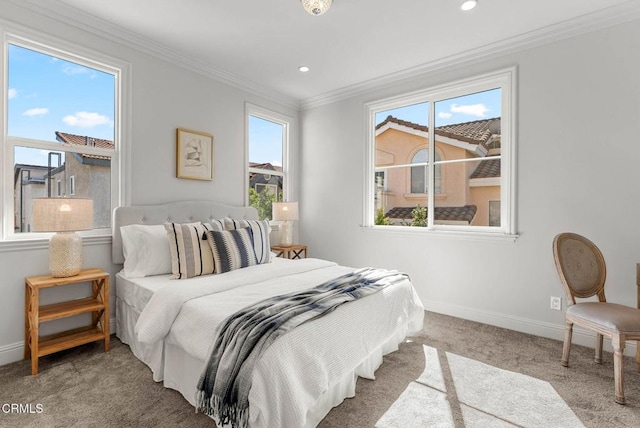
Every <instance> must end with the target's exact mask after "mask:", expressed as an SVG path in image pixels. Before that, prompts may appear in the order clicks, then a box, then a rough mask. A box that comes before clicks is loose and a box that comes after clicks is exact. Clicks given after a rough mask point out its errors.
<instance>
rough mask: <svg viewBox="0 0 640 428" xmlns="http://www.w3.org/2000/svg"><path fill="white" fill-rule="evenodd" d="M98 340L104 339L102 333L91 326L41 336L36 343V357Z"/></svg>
mask: <svg viewBox="0 0 640 428" xmlns="http://www.w3.org/2000/svg"><path fill="white" fill-rule="evenodd" d="M100 339H104V333H103V332H102V330H101V329H99V328H96V327H93V326H90V327H82V328H77V329H73V330H67V331H63V332H61V333H56V334H52V335H50V336H41V337H40V340H39V343H38V357H44V356H45V355H49V354H53V353H56V352H58V351H62V350H65V349H69V348H73V347H75V346H79V345H84V344H86V343H91V342H95V341H96V340H100Z"/></svg>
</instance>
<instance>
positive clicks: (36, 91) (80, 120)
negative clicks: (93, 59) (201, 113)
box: [8, 45, 115, 165]
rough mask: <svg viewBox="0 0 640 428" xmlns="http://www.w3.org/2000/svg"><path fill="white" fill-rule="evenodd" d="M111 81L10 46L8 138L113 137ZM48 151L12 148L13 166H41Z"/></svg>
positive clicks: (110, 77) (101, 74)
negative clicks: (13, 149) (58, 136)
mask: <svg viewBox="0 0 640 428" xmlns="http://www.w3.org/2000/svg"><path fill="white" fill-rule="evenodd" d="M114 112H115V77H114V76H113V75H111V74H108V73H104V72H101V71H98V70H95V69H92V68H89V67H85V66H82V65H79V64H76V63H73V62H68V61H65V60H62V59H59V58H54V57H52V56H50V55H46V54H42V53H39V52H36V51H33V50H29V49H25V48H22V47H19V46H15V45H9V108H8V134H9V135H10V136H14V137H23V138H31V139H36V140H47V141H55V138H56V137H55V132H56V131H61V132H67V133H70V134H77V135H86V136H89V137H94V138H102V139H105V140H113V139H114ZM45 154H46V152H45V151H41V150H35V149H28V150H27V149H19V148H17V149H16V153H15V162H16V163H29V164H39V165H45V164H46V162H47V158H46V156H45Z"/></svg>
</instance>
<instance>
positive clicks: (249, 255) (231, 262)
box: [207, 227, 258, 273]
mask: <svg viewBox="0 0 640 428" xmlns="http://www.w3.org/2000/svg"><path fill="white" fill-rule="evenodd" d="M207 241H208V242H209V246H210V247H211V252H212V253H213V265H214V273H224V272H229V271H232V270H235V269H240V268H244V267H248V266H253V265H257V264H258V260H257V259H256V252H255V251H254V249H253V238H252V236H251V230H250V229H249V228H248V227H246V228H243V229H236V230H225V231H222V232H217V231H213V230H208V231H207Z"/></svg>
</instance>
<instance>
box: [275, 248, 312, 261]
mask: <svg viewBox="0 0 640 428" xmlns="http://www.w3.org/2000/svg"><path fill="white" fill-rule="evenodd" d="M271 251H273V252H275V253H276V257H282V258H284V259H291V260H299V259H306V258H307V246H306V245H290V246H288V247H284V246H282V245H274V246H272V247H271Z"/></svg>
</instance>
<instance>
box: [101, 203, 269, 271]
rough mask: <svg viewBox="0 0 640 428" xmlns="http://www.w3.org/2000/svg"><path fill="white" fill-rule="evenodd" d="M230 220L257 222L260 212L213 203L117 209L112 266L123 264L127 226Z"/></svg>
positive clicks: (249, 208)
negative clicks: (227, 218) (225, 218)
mask: <svg viewBox="0 0 640 428" xmlns="http://www.w3.org/2000/svg"><path fill="white" fill-rule="evenodd" d="M223 217H231V218H237V219H246V220H257V219H258V211H257V210H256V209H255V208H253V207H237V206H232V205H226V204H221V203H218V202H213V201H184V202H172V203H169V204H163V205H138V206H132V207H118V208H116V209H115V211H114V213H113V232H112V233H113V246H112V248H111V258H112V260H113V263H116V264H122V263H124V254H123V253H122V236H121V235H120V227H121V226H126V225H128V224H164V223H167V222H173V223H191V222H196V221H203V222H206V221H209V220H212V219H220V218H223Z"/></svg>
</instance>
